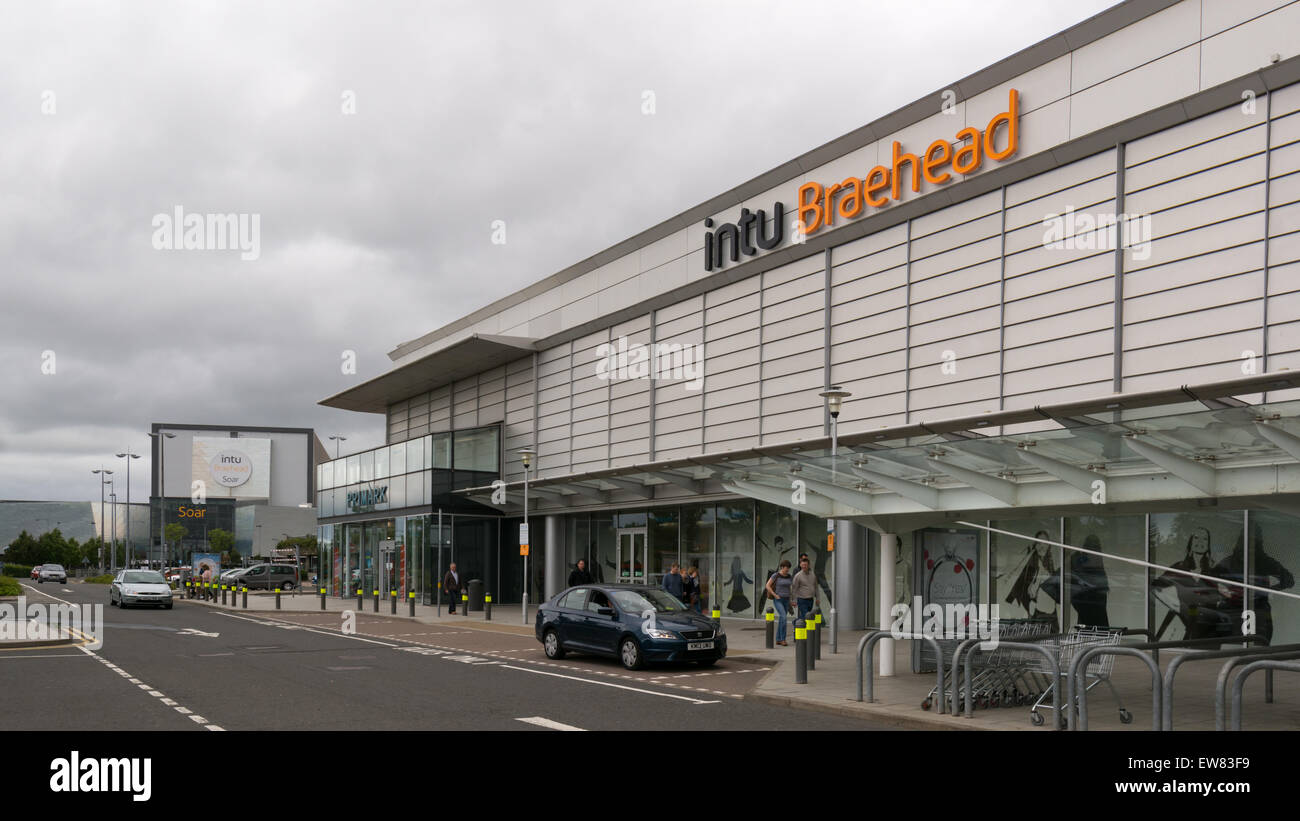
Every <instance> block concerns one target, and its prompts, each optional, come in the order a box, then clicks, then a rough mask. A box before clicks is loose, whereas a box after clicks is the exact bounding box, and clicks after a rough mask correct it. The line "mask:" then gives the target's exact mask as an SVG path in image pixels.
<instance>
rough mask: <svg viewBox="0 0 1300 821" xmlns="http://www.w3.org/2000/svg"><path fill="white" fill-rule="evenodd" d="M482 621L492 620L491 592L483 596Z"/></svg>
mask: <svg viewBox="0 0 1300 821" xmlns="http://www.w3.org/2000/svg"><path fill="white" fill-rule="evenodd" d="M483 621H492V594H491V593H487V594H485V595H484V596H483Z"/></svg>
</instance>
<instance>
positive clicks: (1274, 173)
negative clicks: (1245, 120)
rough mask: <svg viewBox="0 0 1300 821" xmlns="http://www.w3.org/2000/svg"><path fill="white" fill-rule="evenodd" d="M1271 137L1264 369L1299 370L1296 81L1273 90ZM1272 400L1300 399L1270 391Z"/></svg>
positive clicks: (1299, 95)
mask: <svg viewBox="0 0 1300 821" xmlns="http://www.w3.org/2000/svg"><path fill="white" fill-rule="evenodd" d="M1272 96H1273V99H1272V105H1273V109H1272V116H1273V123H1272V129H1271V132H1272V133H1271V134H1270V136H1269V147H1270V157H1269V160H1270V162H1269V194H1268V204H1269V226H1268V262H1269V271H1268V362H1267V365H1268V369H1269V370H1281V369H1282V368H1289V369H1291V370H1293V371H1294V370H1300V85H1296V86H1291V87H1289V88H1285V89H1283V90H1281V91H1279V92H1276V93H1274V94H1273V95H1272ZM1268 398H1269V400H1270V401H1282V400H1285V399H1296V398H1300V390H1289V391H1273V392H1270V393H1269V395H1268Z"/></svg>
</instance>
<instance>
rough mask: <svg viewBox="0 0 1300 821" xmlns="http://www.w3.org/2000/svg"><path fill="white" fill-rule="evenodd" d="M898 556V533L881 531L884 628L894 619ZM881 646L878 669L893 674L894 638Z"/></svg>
mask: <svg viewBox="0 0 1300 821" xmlns="http://www.w3.org/2000/svg"><path fill="white" fill-rule="evenodd" d="M897 558H898V534H896V533H881V534H880V627H881V629H882V630H888V629H889V625H890V623H891V622H892V621H893V619H891V618H890V616H889V611H890V608H892V607H893V606H894V596H895V593H894V573H895V572H896V570H895V564H894V563H895V562H896V561H897ZM876 646H877V647H879V648H880V659H879V661H878V663H877V664H876V669H877V670H879V671H880V675H881V676H892V675H893V674H894V640H893V639H881V640H880V641H879V642H878V643H877V645H876Z"/></svg>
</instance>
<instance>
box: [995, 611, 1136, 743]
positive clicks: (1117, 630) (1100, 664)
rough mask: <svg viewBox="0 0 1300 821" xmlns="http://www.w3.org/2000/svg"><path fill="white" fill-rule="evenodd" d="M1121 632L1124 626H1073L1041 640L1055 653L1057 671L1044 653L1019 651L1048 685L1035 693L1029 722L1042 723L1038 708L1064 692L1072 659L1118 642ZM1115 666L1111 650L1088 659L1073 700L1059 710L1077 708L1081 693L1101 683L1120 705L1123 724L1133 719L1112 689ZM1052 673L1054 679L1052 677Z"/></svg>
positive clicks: (1122, 632) (1035, 673)
mask: <svg viewBox="0 0 1300 821" xmlns="http://www.w3.org/2000/svg"><path fill="white" fill-rule="evenodd" d="M1123 634H1124V629H1123V628H1122V627H1084V626H1082V625H1076V626H1074V627H1072V628H1071V629H1070V632H1069V633H1067V634H1066V635H1064V636H1060V637H1057V638H1049V639H1046V640H1044V643H1045V644H1047V645H1048V649H1049V650H1053V651H1054V654H1055V656H1056V662H1057V665H1058V667H1057V670H1056V671H1053V670H1052V669H1051V667H1050V666H1049V665H1048V663H1047V659H1046V658H1045V657H1044V656H1043V655H1041V654H1039V653H1033V652H1032V651H1025V650H1020V651H1018V652H1019V653H1021V654H1022V655H1023V656H1024V664H1025V665H1026V668H1025V669H1026V670H1027V671H1030V672H1032V673H1033V674H1034V675H1035V676H1036V677H1038V678H1039V679H1040V680H1043V681H1046V682H1047V683H1048V686H1047V687H1046V688H1045V689H1044V690H1043V691H1042V693H1041V694H1040V695H1039V696H1038V700H1037V701H1035V702H1034V706H1032V707H1030V708H1029V720H1030V722H1031V723H1033V724H1034V726H1036V727H1037V726H1041V725H1042V724H1043V721H1044V719H1043V714H1042V713H1040V712H1039V708H1040V707H1042V706H1043V705H1044V704H1046V703H1048V702H1049V701H1050V700H1051V699H1052V696H1053V695H1054V694H1060V693H1062V692H1064V690H1065V686H1066V679H1067V677H1068V676H1069V674H1070V665H1071V664H1073V663H1074V659H1075V658H1077V657H1078V656H1079V654H1081V653H1083V652H1084V651H1086V650H1089V649H1091V648H1093V647H1104V646H1107V645H1114V644H1119V643H1120V637H1121V636H1122V635H1123ZM1114 667H1115V655H1114V654H1113V653H1102V654H1100V655H1098V656H1096V657H1095V658H1094V659H1093V660H1092V661H1090V662H1088V666H1087V669H1085V670H1082V671H1081V675H1082V676H1083V680H1082V681H1081V682H1080V683H1079V684H1077V685H1075V686H1076V688H1077V691H1078V692H1077V694H1076V695H1075V703H1073V704H1063V705H1062V709H1063V710H1074V709H1077V708H1078V702H1079V699H1081V698H1083V697H1084V694H1085V693H1087V692H1088V691H1089V690H1091V689H1092V688H1093V687H1096V686H1097V685H1099V684H1102V683H1103V682H1104V683H1105V684H1106V686H1107V687H1109V688H1110V692H1111V694H1112V695H1113V696H1115V703H1116V704H1117V705H1118V706H1119V720H1120V721H1121V722H1123V723H1124V724H1128V723H1130V722H1132V721H1133V714H1132V713H1130V712H1129V711H1128V710H1126V709H1124V702H1123V701H1122V700H1121V699H1120V697H1119V691H1118V690H1116V689H1115V685H1114V683H1113V682H1111V680H1110V675H1111V671H1112V670H1113V669H1114ZM1054 673H1055V678H1053V674H1054ZM1061 721H1062V724H1064V723H1065V718H1064V717H1062V719H1061Z"/></svg>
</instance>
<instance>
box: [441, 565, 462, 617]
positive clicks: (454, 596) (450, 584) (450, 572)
mask: <svg viewBox="0 0 1300 821" xmlns="http://www.w3.org/2000/svg"><path fill="white" fill-rule="evenodd" d="M460 587H461V584H460V573H458V572H457V571H456V563H455V562H452V563H451V566H450V567H448V568H447V575H445V576H443V577H442V592H444V593H446V594H447V597H448V598H449V599H450V600H451V611H450V612H451V614H452V615H453V616H454V615H456V602H457V600H459V599H460Z"/></svg>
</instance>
